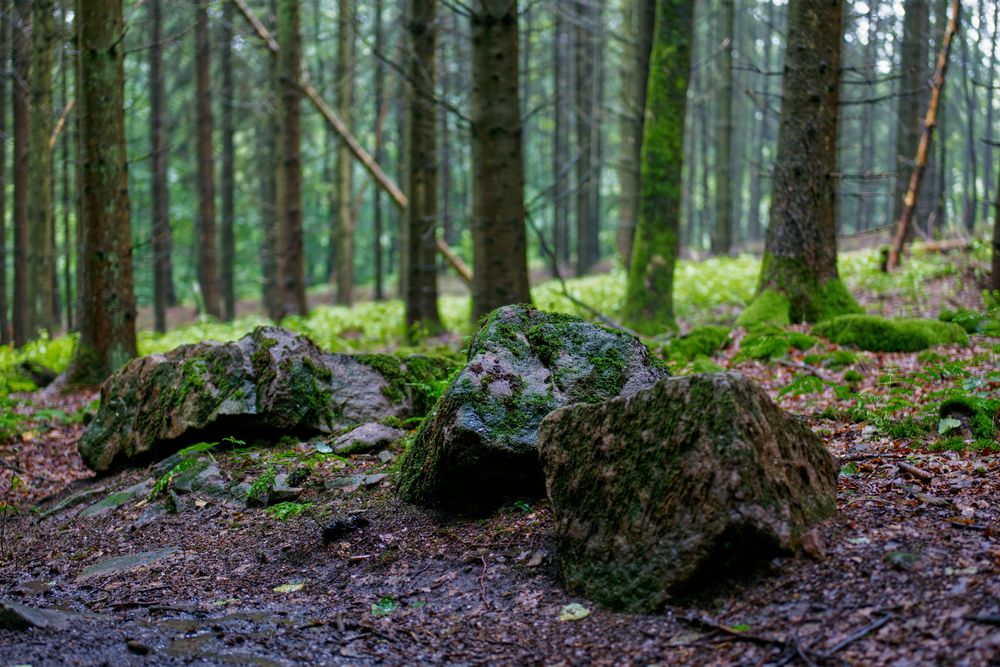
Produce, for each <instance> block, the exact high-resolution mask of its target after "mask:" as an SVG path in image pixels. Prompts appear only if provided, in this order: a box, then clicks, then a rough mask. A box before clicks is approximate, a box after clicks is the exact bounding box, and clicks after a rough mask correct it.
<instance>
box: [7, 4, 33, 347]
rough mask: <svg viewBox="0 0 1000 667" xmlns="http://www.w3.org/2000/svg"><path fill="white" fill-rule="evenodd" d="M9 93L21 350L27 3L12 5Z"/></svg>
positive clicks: (25, 293)
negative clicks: (10, 92) (12, 132)
mask: <svg viewBox="0 0 1000 667" xmlns="http://www.w3.org/2000/svg"><path fill="white" fill-rule="evenodd" d="M14 20H15V23H14V24H13V53H12V54H11V67H12V69H13V76H12V77H11V91H12V94H13V111H14V112H13V123H14V142H13V143H14V213H13V217H14V303H13V312H12V314H11V315H12V316H11V319H12V320H13V325H14V345H16V346H18V347H20V346H22V345H24V344H25V343H27V342H28V338H29V336H31V335H34V334H33V332H32V331H31V317H30V307H31V304H30V302H29V300H28V297H29V290H28V281H29V277H28V235H29V226H28V154H29V153H28V123H29V120H28V113H29V111H28V100H29V96H30V91H29V88H28V77H29V76H30V73H29V64H30V62H31V43H30V41H29V37H28V35H29V33H30V29H31V28H30V26H31V2H30V0H15V1H14Z"/></svg>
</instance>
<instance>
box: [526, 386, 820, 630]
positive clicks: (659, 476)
mask: <svg viewBox="0 0 1000 667" xmlns="http://www.w3.org/2000/svg"><path fill="white" fill-rule="evenodd" d="M539 451H540V454H541V459H542V463H543V466H544V469H545V479H546V485H547V488H548V494H549V498H550V500H551V503H552V512H553V516H554V519H555V530H556V547H557V551H558V562H559V566H560V568H561V570H562V575H563V579H564V581H565V583H566V586H567V587H568V588H569V589H570V590H571V591H573V592H577V593H582V594H583V595H586V596H588V597H590V598H592V599H594V600H596V601H598V602H600V603H602V604H604V605H607V606H610V607H614V608H620V609H627V610H630V611H639V612H651V611H656V610H658V609H660V608H661V607H662V606H663V605H664V604H666V603H667V601H668V600H669V599H670V598H671V596H672V595H675V594H677V593H681V592H684V591H687V590H690V589H692V588H697V587H698V586H700V585H702V584H703V583H705V582H708V581H718V580H719V579H723V578H726V577H727V576H731V575H735V574H738V573H739V572H741V571H742V570H745V569H746V568H748V567H752V566H753V565H754V564H755V563H757V562H760V561H761V560H764V559H770V558H772V557H774V556H775V555H778V554H782V553H794V552H797V551H799V550H800V549H801V548H802V547H803V546H804V545H803V540H804V538H805V536H806V534H807V533H808V531H809V529H810V527H811V526H812V525H813V524H815V523H816V522H818V521H820V520H822V519H824V518H826V517H829V516H831V515H832V514H834V513H835V512H836V489H837V470H838V468H837V465H836V463H835V462H834V459H833V457H832V456H831V455H830V454H829V452H827V450H826V448H825V447H824V446H823V443H822V442H821V441H820V440H819V438H817V437H816V435H815V434H813V432H812V431H811V430H810V429H809V428H808V427H807V426H806V425H805V424H804V423H803V422H802V421H800V420H799V419H798V418H796V417H793V416H791V415H788V414H786V413H785V412H784V411H782V410H781V409H780V408H779V407H777V406H776V405H775V404H774V403H773V402H772V401H771V399H770V398H769V397H768V395H767V393H766V392H764V390H763V389H761V388H760V387H759V386H757V385H756V384H754V383H753V382H751V381H750V380H748V379H746V378H745V377H743V376H742V375H739V374H737V373H722V374H710V375H692V376H686V377H681V378H674V379H668V380H664V381H661V382H659V383H657V384H656V385H655V386H654V387H652V388H651V389H648V390H645V391H641V392H639V393H637V394H635V395H634V396H631V397H626V398H617V399H614V400H611V401H607V402H605V403H601V404H599V405H588V406H580V405H576V406H570V407H566V408H563V409H561V410H557V411H555V412H553V413H552V414H551V415H549V416H548V417H546V419H545V421H544V422H543V423H542V428H541V431H540V434H539Z"/></svg>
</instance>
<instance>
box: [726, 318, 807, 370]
mask: <svg viewBox="0 0 1000 667" xmlns="http://www.w3.org/2000/svg"><path fill="white" fill-rule="evenodd" d="M818 342H819V340H818V339H817V338H816V337H814V336H810V335H809V334H804V333H799V332H797V331H784V330H783V329H781V328H779V327H776V326H774V325H759V326H757V327H754V328H753V329H752V330H751V331H750V332H749V333H748V334H747V335H746V336H745V337H744V338H743V340H742V342H741V343H740V351H739V354H737V355H736V357H734V358H733V361H742V360H744V359H757V360H763V359H776V358H779V357H784V356H785V355H787V354H788V352H789V350H791V349H792V348H794V349H796V350H808V349H810V348H812V347H813V346H815V345H816V343H818Z"/></svg>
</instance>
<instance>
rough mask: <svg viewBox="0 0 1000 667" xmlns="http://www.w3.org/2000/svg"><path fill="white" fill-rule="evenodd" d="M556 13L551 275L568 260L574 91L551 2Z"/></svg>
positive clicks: (560, 13)
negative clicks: (570, 143) (568, 82)
mask: <svg viewBox="0 0 1000 667" xmlns="http://www.w3.org/2000/svg"><path fill="white" fill-rule="evenodd" d="M553 5H554V12H555V36H554V38H553V53H552V60H553V62H554V64H553V70H552V72H553V82H552V89H553V90H554V91H555V98H556V99H557V100H559V103H558V104H555V105H553V107H554V108H553V115H554V116H555V118H554V125H555V128H554V135H555V136H554V137H553V147H552V176H553V187H554V190H553V202H552V215H553V218H552V248H553V254H554V255H555V257H554V258H553V259H552V262H553V265H554V266H553V267H552V272H553V275H555V274H557V273H558V264H559V263H560V262H567V261H569V195H570V159H569V126H570V117H569V109H570V108H571V101H572V96H573V92H572V90H571V88H570V86H568V85H567V81H568V80H569V79H570V78H571V71H570V67H571V63H570V59H569V58H568V56H567V52H568V45H567V42H568V40H569V31H568V29H567V25H566V18H565V16H564V12H565V6H564V5H560V4H556V3H553Z"/></svg>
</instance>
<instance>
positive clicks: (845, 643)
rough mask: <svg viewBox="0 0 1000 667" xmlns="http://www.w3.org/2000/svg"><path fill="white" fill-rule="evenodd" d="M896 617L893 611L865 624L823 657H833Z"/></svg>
mask: <svg viewBox="0 0 1000 667" xmlns="http://www.w3.org/2000/svg"><path fill="white" fill-rule="evenodd" d="M894 618H896V615H895V614H892V613H888V614H885V615H884V616H882V618H879V619H876V620H874V621H872V622H871V623H869V624H868V625H866V626H864V627H863V628H861V629H859V630H857V631H856V632H853V633H851V634H849V635H847V637H845V638H844V639H842V640H840V641H839V642H837V643H836V644H834V646H833V648H831V649H830V650H829V651H827V652H826V653H824V654H823V659H824V660H826V659H829V658H832V657H833V656H834V655H836V654H837V653H839V652H840V651H843V650H844V649H845V648H847V647H848V646H850V645H851V644H853V643H854V642H856V641H858V640H859V639H861V638H862V637H865V636H866V635H868V634H871V633H872V632H875V631H876V630H878V629H879V628H881V627H882V626H883V625H885V624H886V623H888V622H889V621H891V620H893V619H894Z"/></svg>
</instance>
